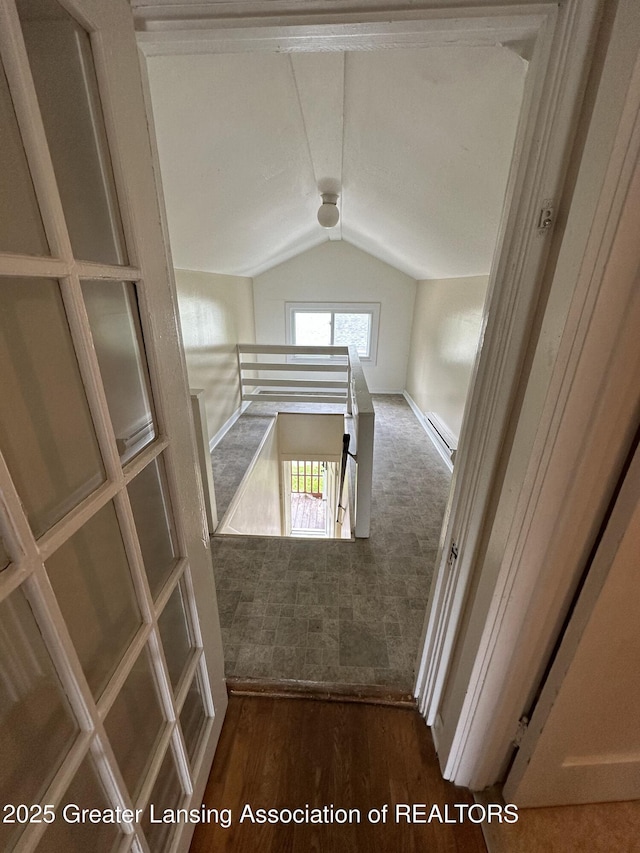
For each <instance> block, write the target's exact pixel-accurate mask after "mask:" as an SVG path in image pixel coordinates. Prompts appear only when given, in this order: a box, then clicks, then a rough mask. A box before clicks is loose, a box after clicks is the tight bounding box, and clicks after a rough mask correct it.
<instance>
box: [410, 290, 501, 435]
mask: <svg viewBox="0 0 640 853" xmlns="http://www.w3.org/2000/svg"><path fill="white" fill-rule="evenodd" d="M488 281H489V278H488V276H472V277H469V278H448V279H440V280H437V281H419V282H418V286H417V291H416V301H415V308H414V313H413V328H412V330H411V344H410V349H409V363H408V367H407V384H406V389H407V392H408V393H409V394H410V395H411V397H412V398H413V399H414V401H415V403H416V405H417V406H418V408H419V409H420V411H422V412H435V413H436V414H437V415H439V417H440V418H441V419H442V420H443V421H444V423H445V424H446V425H447V426H448V427H449V429H450V430H451V432H453V433H454V434H455V435H456V436H459V435H460V427H461V425H462V416H463V414H464V404H465V400H466V397H467V391H468V389H469V381H470V379H471V371H472V370H473V364H474V361H475V357H476V352H477V349H478V342H479V339H480V332H481V327H482V309H483V305H484V298H485V294H486V292H487V284H488Z"/></svg>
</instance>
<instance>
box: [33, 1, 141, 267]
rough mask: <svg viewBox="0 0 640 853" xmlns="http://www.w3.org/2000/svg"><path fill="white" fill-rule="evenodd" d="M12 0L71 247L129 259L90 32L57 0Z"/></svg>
mask: <svg viewBox="0 0 640 853" xmlns="http://www.w3.org/2000/svg"><path fill="white" fill-rule="evenodd" d="M17 6H18V12H19V14H20V20H21V22H22V30H23V33H24V39H25V42H26V45H27V52H28V54H29V62H30V65H31V71H32V74H33V80H34V83H35V87H36V92H37V95H38V101H39V104H40V111H41V113H42V120H43V122H44V129H45V132H46V135H47V142H48V143H49V150H50V152H51V159H52V160H53V168H54V171H55V174H56V180H57V182H58V188H59V190H60V196H61V198H62V206H63V209H64V214H65V218H66V220H67V226H68V228H69V235H70V237H71V245H72V248H73V252H74V254H75V256H76V257H77V258H82V259H83V260H86V261H101V262H103V263H110V264H123V263H126V255H125V250H124V238H123V234H122V224H121V220H120V213H119V210H118V203H117V199H116V193H115V184H114V180H113V170H112V167H111V159H110V157H109V152H108V148H107V137H106V132H105V125H104V117H103V115H102V107H101V105H100V96H99V93H98V83H97V79H96V72H95V68H94V64H93V54H92V50H91V41H90V39H89V35H88V33H87V32H86V31H85V30H84V29H83V28H82V27H81V26H80V25H79V24H78V23H77V21H75V20H74V19H73V18H72V17H71V16H70V15H69V14H68V13H67V12H66V11H65V10H64V9H63V8H62V6H61V5H60V4H59V3H57V2H55V0H38V2H37V3H34V2H31V0H18V3H17Z"/></svg>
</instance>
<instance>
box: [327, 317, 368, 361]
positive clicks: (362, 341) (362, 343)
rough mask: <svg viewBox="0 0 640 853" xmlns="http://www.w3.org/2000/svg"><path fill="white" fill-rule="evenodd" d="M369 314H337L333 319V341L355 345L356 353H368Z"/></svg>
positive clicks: (362, 354) (360, 354) (362, 356)
mask: <svg viewBox="0 0 640 853" xmlns="http://www.w3.org/2000/svg"><path fill="white" fill-rule="evenodd" d="M370 331H371V314H337V313H336V315H335V320H334V332H333V342H334V344H335V345H336V346H337V347H339V346H349V344H351V345H352V346H355V347H356V349H357V350H358V355H359V356H360V357H361V358H366V357H367V356H368V355H369V336H370Z"/></svg>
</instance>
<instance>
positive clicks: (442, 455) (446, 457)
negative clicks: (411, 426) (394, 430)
mask: <svg viewBox="0 0 640 853" xmlns="http://www.w3.org/2000/svg"><path fill="white" fill-rule="evenodd" d="M402 396H403V397H404V398H405V400H406V401H407V403H408V404H409V406H410V407H411V411H412V412H413V414H414V415H415V416H416V418H417V420H418V422H419V424H420V426H421V427H422V428H423V429H424V431H425V432H426V434H427V435H428V436H429V438H430V439H431V443H432V444H433V446H434V447H435V449H436V450H437V451H438V454H439V455H440V458H441V459H442V461H443V462H444V464H445V465H446V466H447V468H448V469H449V471H451V472H453V462H452V461H451V457H450V456H449V454H448V453H447V451H446V450H445V449H444V447H443V446H442V444H441V442H440V440H439V438H438V434H437V433H436V432H435V430H434V429H432V427H431V424H430V423H429V421H428V420H427V419H426V418H425V416H424V413H423V412H421V411H420V409H419V408H418V405H417V403H416V401H415V400H414V399H413V397H412V396H411V394H409V392H408V391H403V392H402Z"/></svg>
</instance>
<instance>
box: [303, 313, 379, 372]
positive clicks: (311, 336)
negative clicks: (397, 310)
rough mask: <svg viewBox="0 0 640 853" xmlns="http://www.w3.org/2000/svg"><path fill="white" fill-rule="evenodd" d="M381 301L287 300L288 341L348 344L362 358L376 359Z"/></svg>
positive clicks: (308, 344) (330, 344) (327, 344)
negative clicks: (353, 347) (354, 348)
mask: <svg viewBox="0 0 640 853" xmlns="http://www.w3.org/2000/svg"><path fill="white" fill-rule="evenodd" d="M379 322H380V303H379V302H287V303H286V326H287V329H286V331H287V343H288V344H294V345H296V346H349V345H353V346H355V347H356V349H357V351H358V356H359V357H360V360H361V361H371V362H375V360H376V355H377V345H378V327H379Z"/></svg>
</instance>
